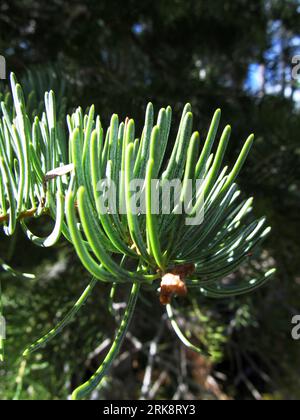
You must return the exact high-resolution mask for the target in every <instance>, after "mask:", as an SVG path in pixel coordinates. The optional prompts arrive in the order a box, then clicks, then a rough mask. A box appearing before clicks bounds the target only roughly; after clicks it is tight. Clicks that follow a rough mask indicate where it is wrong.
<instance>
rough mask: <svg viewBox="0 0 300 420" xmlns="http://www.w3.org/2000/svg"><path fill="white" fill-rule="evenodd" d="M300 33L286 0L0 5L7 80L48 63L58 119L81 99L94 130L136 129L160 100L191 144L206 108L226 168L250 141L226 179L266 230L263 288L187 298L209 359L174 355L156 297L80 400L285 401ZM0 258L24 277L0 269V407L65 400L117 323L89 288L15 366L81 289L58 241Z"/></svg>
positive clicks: (20, 245) (299, 7) (297, 13)
mask: <svg viewBox="0 0 300 420" xmlns="http://www.w3.org/2000/svg"><path fill="white" fill-rule="evenodd" d="M299 28H300V2H299V1H298V0H285V1H282V0H281V1H279V0H265V1H262V0H259V1H255V2H254V1H253V2H249V1H246V0H234V1H232V0H231V1H227V0H222V1H221V0H213V1H210V2H208V1H204V0H197V1H192V0H184V1H183V0H173V1H171V0H161V1H153V0H152V1H149V0H143V1H136V0H129V1H122V2H120V1H115V0H110V1H106V0H105V1H104V0H103V1H99V0H98V1H96V0H90V1H87V0H86V1H79V0H73V1H63V0H55V1H50V2H39V1H35V0H9V1H6V0H2V1H1V4H0V54H1V55H3V56H5V58H6V60H7V67H8V71H14V72H15V73H16V74H17V76H18V77H19V78H21V77H22V75H23V74H25V72H26V70H27V69H36V68H39V69H40V68H42V69H47V68H50V67H51V68H52V67H53V66H54V67H55V68H56V69H58V70H57V71H58V72H59V73H60V74H61V76H60V77H62V78H63V79H64V80H65V82H66V86H67V97H68V106H69V108H70V109H72V108H73V107H74V106H77V105H81V106H82V107H83V108H85V107H87V106H88V105H90V104H92V103H94V104H95V105H96V110H97V112H98V113H100V114H101V116H102V118H103V119H104V121H106V122H107V121H108V118H109V117H110V115H111V114H112V113H113V112H116V113H118V114H119V115H120V116H121V117H122V118H124V117H126V116H131V117H134V118H135V119H136V121H137V124H138V126H139V124H141V123H142V121H143V113H144V109H145V105H146V103H147V102H148V101H149V100H151V101H153V103H154V105H155V108H156V109H158V107H160V106H165V105H167V104H170V105H171V106H172V108H173V109H174V114H175V115H176V116H177V117H176V118H177V120H178V119H179V113H180V111H181V109H182V107H183V105H184V104H185V102H187V101H189V102H191V103H192V105H193V111H194V114H195V121H196V123H195V125H197V129H199V130H200V133H201V135H202V137H204V136H205V134H206V130H207V127H208V124H209V121H210V118H211V116H212V113H213V111H214V110H215V109H216V108H217V107H221V108H222V111H223V120H222V121H223V125H225V124H226V123H227V122H230V123H231V124H232V127H233V137H232V141H231V148H230V151H229V154H228V155H227V158H228V160H229V161H231V160H232V159H233V158H234V157H236V155H237V153H238V150H240V148H241V144H242V142H243V141H244V140H245V139H246V137H247V136H248V135H249V134H250V133H251V132H255V134H256V143H255V147H254V150H253V151H252V153H251V156H250V157H249V160H248V164H247V165H246V168H245V169H244V170H243V172H242V174H241V176H240V184H241V186H242V187H243V189H244V190H245V191H246V192H247V194H249V195H254V196H255V198H256V206H255V209H256V213H257V215H262V214H265V215H267V217H268V219H269V221H270V224H271V225H272V227H273V233H272V235H271V236H270V238H269V239H268V241H267V243H266V244H265V245H264V249H261V250H260V252H259V253H258V254H257V255H255V256H253V262H252V269H255V270H256V271H257V272H261V271H263V270H264V269H265V268H266V267H269V266H270V265H275V266H276V267H277V269H278V272H277V275H276V277H275V278H273V279H272V280H271V281H270V283H269V284H268V286H267V287H266V288H264V289H263V290H261V291H258V292H256V293H255V294H253V295H251V296H249V297H243V298H238V299H232V300H227V301H222V302H218V303H216V302H210V301H209V302H207V301H205V300H203V303H202V306H201V308H202V310H201V313H198V311H197V310H195V307H193V304H192V303H186V306H185V310H184V311H183V312H182V314H181V315H180V316H181V318H180V322H181V324H182V326H183V327H184V328H186V329H187V330H189V331H190V332H191V335H192V336H193V337H194V339H195V340H196V341H197V340H201V341H203V342H204V343H206V344H207V346H208V347H209V348H210V350H211V351H212V353H213V355H214V359H213V362H211V361H208V360H206V359H205V358H203V357H200V356H199V355H193V354H191V353H190V352H187V351H185V350H184V349H183V348H182V347H181V345H180V344H179V342H178V340H177V339H176V338H175V337H174V335H173V333H172V332H171V331H170V330H169V326H168V324H167V323H166V322H165V320H164V315H163V310H162V308H161V307H160V306H159V304H158V302H157V299H155V298H153V299H152V298H151V297H149V296H145V297H144V298H143V300H141V301H140V304H139V307H138V312H137V315H136V316H135V319H134V325H133V327H132V329H131V330H132V331H134V334H133V332H132V334H131V335H130V336H129V339H128V340H127V342H126V343H125V346H124V350H123V352H122V355H121V356H120V358H119V359H118V361H117V364H116V366H115V368H114V372H113V374H112V375H111V376H110V377H109V378H108V379H107V382H106V384H105V387H104V389H103V390H102V391H101V392H100V393H95V395H93V398H139V397H140V396H141V395H143V396H144V397H146V398H219V399H224V398H236V399H249V398H250V399H253V398H256V399H261V398H266V399H269V398H270V399H284V398H288V399H293V398H296V399H299V398H300V393H299V389H300V381H299V378H298V372H299V368H300V363H299V362H300V357H299V355H300V342H295V341H293V340H292V338H291V328H292V326H291V319H292V316H293V315H295V314H300V300H299V299H300V292H299V288H300V259H299V248H300V246H299V245H300V244H299V233H298V232H299V229H300V219H299V193H300V185H299V180H300V176H299V175H300V146H299V137H300V115H299V106H300V85H299V80H293V79H292V58H293V57H294V56H295V55H297V54H300V33H299ZM1 83H2V85H5V84H7V83H8V82H7V81H4V82H1ZM49 87H50V86H49ZM0 250H1V257H2V258H3V259H5V260H6V262H9V263H10V264H11V265H13V266H14V267H16V268H18V269H20V270H26V271H28V272H37V273H38V276H37V279H36V280H26V281H24V280H20V279H14V278H11V277H10V276H7V274H6V273H2V274H1V273H0V275H1V276H2V277H3V289H4V312H5V315H6V318H7V321H8V337H7V343H6V344H7V361H6V366H4V367H3V368H0V373H1V383H0V397H1V398H2V399H6V398H13V397H16V398H26V399H29V398H40V399H42V398H45V399H46V398H47V399H54V398H67V396H68V395H69V393H70V390H71V389H72V388H73V387H74V386H75V385H78V384H79V383H80V382H81V381H82V380H83V379H85V378H87V377H88V376H89V375H90V374H91V372H93V371H94V370H95V368H96V367H97V366H98V365H99V360H101V358H102V357H103V355H104V354H105V353H104V351H105V348H103V347H101V346H100V347H97V346H99V345H100V344H101V343H102V342H103V341H104V343H105V342H107V343H108V341H105V340H108V339H109V338H111V336H112V331H113V330H114V326H115V325H116V324H115V320H114V319H113V318H112V317H111V316H110V314H109V313H108V310H107V305H106V302H107V295H108V292H109V291H108V290H106V289H105V287H104V286H99V287H98V288H97V289H96V291H95V293H94V295H93V297H92V298H91V299H90V300H89V302H88V303H87V305H86V306H85V307H84V310H83V311H82V313H81V314H80V316H79V317H78V318H77V319H76V321H74V322H73V323H72V324H71V325H70V326H69V327H68V328H67V329H66V330H65V332H64V333H63V335H61V336H60V337H58V338H56V339H55V340H54V341H53V343H51V344H50V345H49V346H48V347H47V348H46V349H45V350H43V351H41V352H40V353H38V354H37V355H36V356H35V357H34V358H33V359H32V360H31V361H30V362H29V363H28V364H27V366H23V365H21V366H20V362H19V355H20V353H21V350H22V349H23V348H24V347H25V346H26V344H28V343H29V342H31V341H32V340H33V339H34V338H36V337H37V336H39V335H41V334H42V333H44V332H45V331H47V329H48V328H49V327H51V326H52V325H53V323H54V321H55V320H57V319H60V317H61V315H63V314H64V313H65V311H66V310H67V308H68V307H70V305H71V304H72V302H74V300H75V298H76V297H77V296H78V295H79V294H80V292H81V290H82V289H83V287H84V285H85V284H87V282H88V278H87V276H86V274H85V273H84V272H83V270H82V268H81V266H80V264H78V261H77V258H76V256H75V255H74V252H73V251H72V249H70V248H69V247H68V246H67V245H66V244H65V243H64V242H63V241H61V243H60V244H59V245H57V247H56V248H55V249H54V250H52V251H50V252H49V251H45V250H40V249H36V248H34V246H33V245H31V244H30V243H28V242H26V241H25V240H24V238H23V236H22V233H21V232H18V233H17V234H16V235H15V237H14V238H12V239H10V240H7V239H6V238H4V237H3V235H1V242H0ZM236 275H243V272H239V273H237V274H236ZM124 297H126V296H124V293H123V291H121V292H120V296H119V300H120V301H121V302H122V301H123V300H124ZM151 299H152V300H151ZM152 340H154V341H155V340H156V342H157V346H158V349H157V352H158V353H157V356H156V358H155V361H154V366H153V375H152V382H151V386H150V387H149V386H148V388H147V387H146V386H145V383H144V388H143V387H142V384H143V379H144V373H145V368H146V366H147V364H148V353H149V346H150V343H151V341H152ZM95 348H97V349H96V352H95V351H94V350H95ZM16 377H17V379H16ZM124 378H126V379H124ZM124 384H125V386H124Z"/></svg>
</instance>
